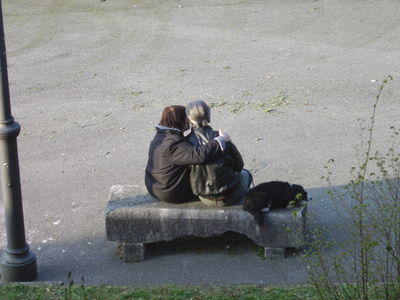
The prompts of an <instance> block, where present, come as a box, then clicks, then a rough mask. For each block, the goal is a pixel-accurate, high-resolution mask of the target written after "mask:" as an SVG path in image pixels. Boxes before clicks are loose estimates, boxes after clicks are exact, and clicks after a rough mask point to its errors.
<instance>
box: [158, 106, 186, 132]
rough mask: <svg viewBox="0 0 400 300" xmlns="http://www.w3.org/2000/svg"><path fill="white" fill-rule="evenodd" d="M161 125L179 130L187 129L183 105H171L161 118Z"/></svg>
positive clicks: (165, 109)
mask: <svg viewBox="0 0 400 300" xmlns="http://www.w3.org/2000/svg"><path fill="white" fill-rule="evenodd" d="M160 125H162V126H167V127H172V128H177V129H179V130H185V129H186V112H185V107H184V106H182V105H171V106H167V107H166V108H164V111H163V113H162V116H161V120H160Z"/></svg>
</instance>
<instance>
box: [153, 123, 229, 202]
mask: <svg viewBox="0 0 400 300" xmlns="http://www.w3.org/2000/svg"><path fill="white" fill-rule="evenodd" d="M221 154H222V151H221V149H220V146H219V144H218V142H217V141H215V140H213V141H211V142H210V143H208V144H206V145H204V146H203V145H198V146H194V145H192V144H191V143H190V142H189V141H188V140H187V139H186V138H185V137H184V136H183V135H182V133H181V132H178V131H176V130H173V129H160V128H157V133H156V135H155V136H154V138H153V140H152V141H151V143H150V148H149V159H148V161H147V166H146V172H145V184H146V188H147V190H148V192H149V193H150V194H151V195H152V196H153V197H155V198H157V199H158V200H160V201H165V202H174V203H182V202H188V201H191V200H193V199H194V198H195V197H194V195H193V194H192V191H191V188H190V182H189V176H190V169H189V165H195V164H204V163H207V162H209V161H211V160H213V159H215V157H217V156H218V155H221Z"/></svg>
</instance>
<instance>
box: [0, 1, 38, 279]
mask: <svg viewBox="0 0 400 300" xmlns="http://www.w3.org/2000/svg"><path fill="white" fill-rule="evenodd" d="M0 26H1V28H0V63H1V81H0V169H1V181H2V190H3V203H4V212H5V221H6V231H7V248H6V249H5V251H4V253H3V255H2V256H1V258H0V276H1V278H0V280H1V281H2V282H12V281H32V280H34V279H35V278H36V274H37V271H36V256H35V254H33V253H32V252H31V251H30V250H29V246H28V245H27V243H26V240H25V229H24V215H23V209H22V198H21V181H20V177H19V163H18V150H17V136H18V134H19V132H20V130H21V128H20V126H19V124H18V123H17V122H15V121H14V118H13V117H12V115H11V106H10V92H9V88H8V74H7V57H6V45H5V40H4V25H3V11H2V8H1V0H0Z"/></svg>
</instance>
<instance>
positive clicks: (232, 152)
mask: <svg viewBox="0 0 400 300" xmlns="http://www.w3.org/2000/svg"><path fill="white" fill-rule="evenodd" d="M225 153H227V154H228V155H229V156H230V157H231V158H232V160H233V166H232V167H233V169H234V170H235V171H236V172H240V171H241V170H242V169H243V167H244V162H243V158H242V155H241V154H240V152H239V150H238V148H236V146H235V144H234V143H232V142H229V143H226V150H225Z"/></svg>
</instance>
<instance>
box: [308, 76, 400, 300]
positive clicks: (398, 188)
mask: <svg viewBox="0 0 400 300" xmlns="http://www.w3.org/2000/svg"><path fill="white" fill-rule="evenodd" d="M389 80H393V78H392V76H388V77H387V78H386V79H385V80H383V81H382V83H381V85H380V87H379V90H378V93H377V96H376V98H375V102H374V105H373V111H372V116H371V118H370V124H369V127H368V128H367V130H368V132H367V133H368V139H367V144H366V146H367V149H366V151H365V153H364V156H363V158H362V162H361V165H360V166H359V167H352V168H351V174H352V178H353V179H352V180H351V181H350V182H349V184H347V185H346V186H345V187H344V189H343V190H341V191H338V190H334V189H331V190H330V191H329V192H328V194H329V196H330V197H331V199H333V200H340V203H341V205H342V206H343V207H342V210H341V211H339V209H338V216H339V217H340V218H341V221H342V223H344V224H346V226H345V227H342V228H341V229H342V230H344V231H346V232H347V234H348V236H349V238H350V241H348V242H347V245H348V247H346V248H345V250H342V251H339V253H335V254H332V252H333V251H330V252H329V251H326V250H327V249H330V248H332V246H333V243H327V242H324V240H323V238H322V236H323V235H322V232H321V231H320V230H319V229H318V230H316V231H315V232H314V235H315V239H314V243H313V254H312V255H311V256H309V258H308V259H307V260H306V261H307V263H308V266H309V275H310V276H309V278H310V280H311V282H312V284H313V285H314V287H315V288H316V289H317V291H318V293H319V295H320V298H321V299H343V298H346V299H365V300H367V299H371V298H372V297H373V298H378V299H399V298H400V203H399V202H400V152H399V149H400V147H399V146H400V142H399V130H398V129H396V128H394V127H391V130H392V135H391V138H392V139H391V141H392V146H391V147H390V148H389V150H388V152H387V153H386V154H385V155H380V154H379V153H378V152H375V154H373V153H372V150H371V149H372V145H373V141H374V140H373V137H374V135H373V133H374V129H375V128H374V127H375V119H376V109H377V106H378V104H379V101H380V97H381V93H382V91H383V89H384V87H385V85H386V84H387V83H388V81H389ZM332 163H334V161H333V160H330V161H329V164H328V165H327V166H326V167H325V168H326V170H327V173H328V175H327V176H324V178H325V179H326V180H327V181H328V183H329V184H330V175H331V174H332V171H331V166H330V165H331V164H332ZM346 204H347V205H346ZM346 213H347V215H346ZM348 220H349V221H348ZM346 222H347V223H346ZM325 252H327V253H328V254H327V255H325V256H324V255H323V253H325Z"/></svg>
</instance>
